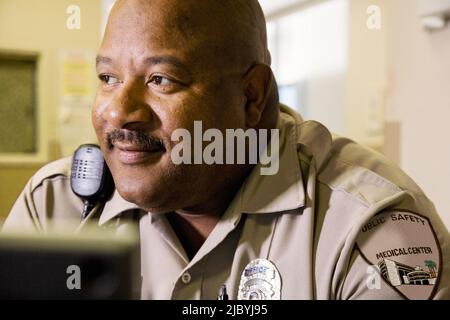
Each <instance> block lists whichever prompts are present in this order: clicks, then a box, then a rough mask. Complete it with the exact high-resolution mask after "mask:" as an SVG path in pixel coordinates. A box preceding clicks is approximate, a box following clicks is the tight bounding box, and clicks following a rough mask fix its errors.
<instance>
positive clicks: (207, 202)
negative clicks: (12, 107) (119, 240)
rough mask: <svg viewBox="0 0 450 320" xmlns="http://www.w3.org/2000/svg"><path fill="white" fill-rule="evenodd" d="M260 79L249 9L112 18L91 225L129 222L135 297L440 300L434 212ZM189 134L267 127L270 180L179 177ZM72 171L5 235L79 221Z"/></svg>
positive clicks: (43, 191) (52, 173)
mask: <svg viewBox="0 0 450 320" xmlns="http://www.w3.org/2000/svg"><path fill="white" fill-rule="evenodd" d="M269 66H270V54H269V52H268V49H267V39H266V29H265V20H264V16H263V13H262V10H261V8H260V7H259V4H258V2H257V1H256V0H221V1H212V0H211V1H206V0H202V1H198V0H183V1H181V0H178V1H177V0H126V1H123V0H122V1H118V3H116V5H115V7H114V8H113V11H112V13H111V16H110V20H109V23H108V26H107V30H106V34H105V37H104V40H103V43H102V46H101V49H100V52H99V54H98V58H97V72H98V75H99V79H100V80H101V84H100V86H99V89H98V93H97V97H96V100H95V106H94V109H93V123H94V127H95V130H96V132H97V136H98V139H99V141H100V144H101V148H102V151H103V154H104V156H105V159H106V162H107V164H108V166H109V168H110V170H111V172H112V175H113V178H114V182H115V186H116V192H115V193H114V195H113V196H112V198H111V199H110V200H108V201H107V202H106V204H105V206H104V210H103V211H102V213H101V216H100V218H99V222H98V223H99V225H100V226H108V225H113V226H115V227H117V228H120V226H122V225H126V224H128V223H131V222H130V219H131V220H132V217H135V216H136V213H138V215H137V216H138V217H137V218H134V219H135V220H137V221H138V223H139V230H140V237H141V275H142V298H143V299H216V298H217V296H218V294H219V289H220V288H222V285H225V286H226V289H227V292H228V295H229V297H230V299H237V298H240V299H370V298H374V299H402V298H418V299H428V298H436V299H438V298H439V299H442V298H449V297H450V292H449V288H448V284H449V282H450V281H449V276H450V256H449V237H448V233H447V231H446V228H445V226H444V225H443V224H442V222H441V221H440V219H439V218H438V215H437V213H436V212H435V209H434V207H433V205H432V204H431V202H430V201H429V200H428V199H427V198H426V197H425V196H424V194H423V192H422V191H421V190H420V189H419V188H418V187H417V186H416V185H415V184H414V183H413V182H412V181H411V180H410V179H409V178H408V177H407V176H406V175H405V174H404V173H402V172H401V171H400V169H398V168H396V167H395V166H393V165H392V164H390V163H388V162H387V161H386V160H385V159H383V158H382V157H381V156H378V155H377V154H375V153H373V152H371V151H369V150H367V149H365V148H363V147H361V146H358V145H357V144H355V143H354V142H352V141H350V140H347V139H344V138H337V137H332V135H331V134H330V133H329V131H328V130H327V129H326V128H325V127H323V126H322V125H320V124H319V123H316V122H313V121H307V122H304V121H303V120H302V119H301V118H300V116H299V115H297V114H296V113H295V112H294V111H292V110H290V109H289V108H287V107H285V106H280V105H279V102H278V95H277V86H276V82H275V79H274V76H273V74H272V71H271V69H270V67H269ZM196 123H201V124H202V128H203V129H204V130H207V129H217V130H219V131H220V132H222V133H223V134H224V135H225V132H226V130H227V129H235V130H237V129H243V130H251V129H253V130H256V131H258V132H261V131H262V130H273V129H278V131H270V132H272V133H273V132H275V134H272V136H271V137H272V140H273V141H275V140H274V139H279V149H276V148H273V149H272V150H271V151H272V152H273V154H275V155H277V154H278V155H279V157H278V158H279V161H278V164H279V166H278V172H276V174H272V175H263V174H262V169H263V167H264V166H263V165H262V164H257V165H253V164H251V163H249V162H248V161H247V162H246V164H238V163H236V162H235V163H232V161H230V163H228V162H227V164H223V163H221V162H216V163H214V164H209V165H207V164H205V163H204V162H202V163H203V164H201V165H195V164H189V163H183V164H175V163H174V161H173V160H174V159H173V154H174V152H173V151H174V150H178V149H177V148H178V147H177V146H178V143H180V141H178V140H175V141H174V139H173V133H174V132H176V131H177V130H179V129H185V130H187V132H189V133H191V134H192V135H195V134H196V129H195V124H196ZM276 132H278V133H276ZM197 133H198V132H197ZM260 141H261V139H259V141H258V142H260ZM183 143H185V141H183ZM250 144H251V143H249V142H247V143H246V145H245V147H246V152H247V156H250V153H251V152H250V149H251V145H250ZM223 146H226V143H225V142H223ZM271 146H276V144H275V145H273V144H271ZM203 147H205V144H204V145H203ZM189 150H190V149H189V148H186V149H183V151H182V152H181V153H182V156H185V155H186V154H184V153H185V152H186V153H187V152H188V151H189ZM233 151H235V150H234V148H233V150H230V148H225V151H224V152H225V153H226V154H227V155H228V154H232V152H233ZM260 151H261V150H260ZM195 156H199V154H198V153H196V154H195ZM231 159H233V156H231ZM247 159H248V158H247ZM70 163H71V160H70V159H64V160H61V161H58V162H55V163H52V164H50V165H48V166H47V167H45V168H43V169H42V170H40V171H39V172H38V173H37V174H36V175H35V176H34V177H33V178H32V179H31V181H30V182H29V183H28V185H27V187H26V188H25V190H24V192H23V193H22V195H21V196H20V197H19V199H18V201H17V203H16V205H15V206H14V208H13V209H12V212H11V214H10V217H9V219H8V220H7V222H6V224H5V229H12V228H15V227H18V226H20V227H29V228H32V229H37V230H39V231H41V232H45V230H46V229H47V227H48V225H49V224H51V223H54V222H55V221H61V220H66V219H70V218H75V219H79V215H80V212H81V211H82V208H83V204H82V202H81V200H80V199H79V198H77V197H76V196H75V195H74V194H73V193H72V192H71V190H70ZM128 218H130V219H128ZM91 219H92V216H91ZM221 291H222V298H223V295H224V291H225V290H223V289H222V290H221Z"/></svg>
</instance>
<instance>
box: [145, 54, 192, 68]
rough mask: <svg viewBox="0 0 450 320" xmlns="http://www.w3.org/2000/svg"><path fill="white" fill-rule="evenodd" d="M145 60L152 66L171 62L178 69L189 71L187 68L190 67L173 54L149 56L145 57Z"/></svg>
mask: <svg viewBox="0 0 450 320" xmlns="http://www.w3.org/2000/svg"><path fill="white" fill-rule="evenodd" d="M145 62H146V63H147V64H148V65H150V66H154V65H158V64H171V65H173V66H174V67H176V68H178V69H182V70H184V71H187V69H188V68H187V67H186V65H185V64H184V63H183V62H182V61H181V60H179V59H177V58H175V57H173V56H154V57H149V58H147V59H145Z"/></svg>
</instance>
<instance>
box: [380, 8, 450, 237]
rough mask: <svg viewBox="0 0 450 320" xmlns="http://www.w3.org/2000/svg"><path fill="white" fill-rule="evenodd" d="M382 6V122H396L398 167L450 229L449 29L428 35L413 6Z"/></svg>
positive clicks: (449, 27)
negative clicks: (385, 87)
mask: <svg viewBox="0 0 450 320" xmlns="http://www.w3.org/2000/svg"><path fill="white" fill-rule="evenodd" d="M386 4H387V12H386V17H387V25H386V28H387V30H388V32H387V72H388V87H389V92H388V95H387V104H386V119H387V120H388V121H399V123H400V141H401V144H400V150H399V157H400V165H401V166H402V168H404V169H405V171H406V172H407V173H408V174H410V175H411V176H412V177H413V178H414V179H415V180H416V181H417V182H418V184H419V185H420V186H421V187H422V188H423V189H424V191H425V192H426V193H427V195H428V196H429V197H430V198H431V199H432V200H433V201H434V202H435V204H436V207H437V209H438V211H439V213H440V214H441V216H442V217H443V219H444V220H445V222H446V224H447V227H448V228H450V26H447V27H446V29H445V30H443V31H439V32H436V33H428V32H426V31H424V30H423V29H422V28H421V26H420V24H419V23H418V18H417V9H416V1H412V0H388V1H386Z"/></svg>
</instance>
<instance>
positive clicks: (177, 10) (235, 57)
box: [105, 0, 271, 69]
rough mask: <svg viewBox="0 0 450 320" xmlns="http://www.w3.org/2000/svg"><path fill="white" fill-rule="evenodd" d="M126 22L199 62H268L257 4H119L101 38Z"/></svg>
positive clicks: (235, 0) (232, 0) (193, 0)
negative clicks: (187, 49)
mask: <svg viewBox="0 0 450 320" xmlns="http://www.w3.org/2000/svg"><path fill="white" fill-rule="evenodd" d="M130 24H131V25H133V27H134V30H136V32H141V33H143V34H149V36H151V37H152V38H153V40H155V39H157V40H158V41H159V42H160V43H161V45H164V46H166V47H171V46H172V47H181V46H183V47H186V46H188V47H190V48H192V50H193V51H195V52H196V54H197V55H198V56H199V59H200V56H201V59H208V60H209V61H211V62H212V60H213V61H214V62H216V63H217V64H218V65H220V66H221V67H225V66H228V67H233V68H239V69H247V68H250V67H251V66H252V65H255V64H257V63H263V64H267V65H270V63H271V61H270V54H269V51H268V48H267V32H266V23H265V18H264V14H263V11H262V9H261V7H260V5H259V3H258V1H257V0H119V1H117V2H116V4H115V6H114V8H113V10H112V12H111V16H110V20H109V23H108V26H107V32H106V36H105V37H106V38H108V37H109V36H111V34H113V33H115V32H117V30H120V29H123V28H124V26H125V25H130ZM167 34H170V37H167V36H166V35H167ZM174 34H177V36H176V37H174ZM174 38H175V41H174ZM147 40H149V39H147ZM170 42H172V43H170ZM173 42H175V43H173Z"/></svg>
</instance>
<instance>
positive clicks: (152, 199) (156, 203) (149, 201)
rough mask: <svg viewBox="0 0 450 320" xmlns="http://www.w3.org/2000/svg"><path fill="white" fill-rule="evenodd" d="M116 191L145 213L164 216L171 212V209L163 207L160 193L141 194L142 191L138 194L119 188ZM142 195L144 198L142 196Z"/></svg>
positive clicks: (148, 192)
mask: <svg viewBox="0 0 450 320" xmlns="http://www.w3.org/2000/svg"><path fill="white" fill-rule="evenodd" d="M117 191H118V193H119V194H120V196H121V197H122V198H123V199H124V200H126V201H128V202H130V203H133V204H135V205H137V206H138V207H139V208H141V209H143V210H145V211H148V212H151V213H155V214H164V213H168V212H170V211H171V208H168V207H167V206H166V205H164V201H163V197H162V195H161V193H153V192H151V191H147V192H145V191H144V192H143V191H142V190H140V191H139V192H138V191H133V190H130V189H129V188H121V187H117ZM143 193H144V194H145V196H143Z"/></svg>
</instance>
